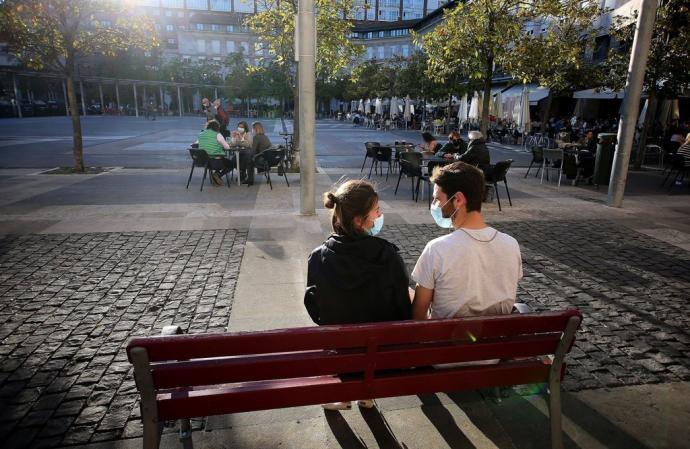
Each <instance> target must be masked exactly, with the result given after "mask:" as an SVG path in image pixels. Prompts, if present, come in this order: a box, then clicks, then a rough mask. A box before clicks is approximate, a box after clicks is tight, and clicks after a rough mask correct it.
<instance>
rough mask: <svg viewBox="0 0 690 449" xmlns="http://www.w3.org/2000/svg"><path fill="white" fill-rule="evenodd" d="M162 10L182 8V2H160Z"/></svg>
mask: <svg viewBox="0 0 690 449" xmlns="http://www.w3.org/2000/svg"><path fill="white" fill-rule="evenodd" d="M161 6H162V7H163V8H184V0H161Z"/></svg>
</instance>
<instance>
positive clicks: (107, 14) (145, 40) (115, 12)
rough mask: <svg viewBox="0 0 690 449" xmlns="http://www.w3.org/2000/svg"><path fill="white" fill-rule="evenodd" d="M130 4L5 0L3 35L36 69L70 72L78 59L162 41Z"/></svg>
mask: <svg viewBox="0 0 690 449" xmlns="http://www.w3.org/2000/svg"><path fill="white" fill-rule="evenodd" d="M128 6H131V5H128V2H126V1H116V0H5V1H4V2H2V4H1V5H0V30H2V32H1V34H0V37H1V38H2V40H4V41H6V42H7V43H8V44H9V47H10V51H11V52H12V53H13V54H15V55H16V56H17V57H18V59H19V60H20V61H22V62H23V63H25V64H26V65H27V66H28V67H30V68H32V69H39V70H40V69H43V68H48V69H53V70H59V71H71V70H73V69H74V64H75V63H76V62H77V61H78V60H79V58H84V57H90V56H94V55H102V56H109V57H112V56H116V55H118V54H119V53H121V52H123V51H127V50H129V49H131V48H141V49H150V48H152V47H155V46H157V45H158V41H157V39H156V32H155V29H154V27H153V22H152V21H150V20H148V19H145V18H143V17H141V16H135V15H133V14H132V13H131V9H130V8H128ZM104 21H107V22H109V23H107V22H106V23H105V24H104Z"/></svg>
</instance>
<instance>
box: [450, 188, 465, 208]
mask: <svg viewBox="0 0 690 449" xmlns="http://www.w3.org/2000/svg"><path fill="white" fill-rule="evenodd" d="M453 203H454V204H455V206H456V207H458V208H461V207H462V208H465V209H467V198H466V197H465V194H464V193H462V192H455V198H454V200H453Z"/></svg>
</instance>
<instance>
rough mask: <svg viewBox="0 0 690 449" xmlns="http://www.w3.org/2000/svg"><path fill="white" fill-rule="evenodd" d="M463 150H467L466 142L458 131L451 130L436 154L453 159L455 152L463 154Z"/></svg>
mask: <svg viewBox="0 0 690 449" xmlns="http://www.w3.org/2000/svg"><path fill="white" fill-rule="evenodd" d="M465 151H467V144H466V143H465V141H464V140H462V139H461V138H460V133H459V132H457V131H453V132H451V133H450V135H449V136H448V143H446V144H445V145H443V147H441V149H440V150H439V151H438V152H437V153H436V156H438V157H443V158H446V159H453V158H454V157H455V155H456V154H463V153H465Z"/></svg>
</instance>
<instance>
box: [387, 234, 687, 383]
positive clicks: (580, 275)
mask: <svg viewBox="0 0 690 449" xmlns="http://www.w3.org/2000/svg"><path fill="white" fill-rule="evenodd" d="M495 227H496V228H497V229H499V230H501V231H503V232H506V233H508V234H510V235H512V236H514V237H515V238H516V239H517V240H518V242H519V243H520V247H521V250H522V257H523V271H524V278H523V279H522V280H521V281H520V284H519V288H518V300H519V301H521V302H525V303H527V304H529V305H530V306H531V307H532V308H533V309H535V310H536V311H546V310H561V309H566V308H577V309H579V310H580V311H581V312H582V313H583V315H584V320H583V324H582V327H581V330H580V331H579V332H578V335H577V341H576V343H575V347H574V348H573V351H572V352H571V355H570V356H569V359H568V361H569V374H568V375H567V376H566V377H565V380H564V382H563V386H564V388H565V389H567V390H569V391H579V390H583V389H591V388H600V387H613V386H622V385H639V384H650V383H659V382H676V381H682V380H688V379H690V332H689V331H688V329H689V328H690V314H688V311H687V307H688V292H689V291H690V252H688V251H684V250H683V249H680V248H678V247H676V246H672V245H670V244H668V243H665V242H662V241H659V240H655V239H654V238H652V237H649V236H647V235H644V234H641V233H638V232H635V231H633V230H631V229H628V228H626V227H623V226H620V225H618V224H615V223H612V222H605V221H548V222H544V221H540V222H502V223H497V224H496V225H495ZM446 232H447V231H445V230H443V229H440V228H438V227H437V226H435V225H391V226H385V227H384V230H383V231H382V233H381V236H382V237H383V238H385V239H388V240H390V241H392V242H394V243H395V244H397V245H398V247H399V248H400V250H401V251H402V254H403V258H404V259H405V262H406V264H407V268H408V270H410V271H411V270H412V268H413V267H414V264H415V262H416V261H417V258H418V257H419V255H420V254H421V252H422V250H423V249H424V246H425V245H426V242H428V241H429V240H430V239H433V238H435V237H439V236H441V235H443V234H444V233H446Z"/></svg>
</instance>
